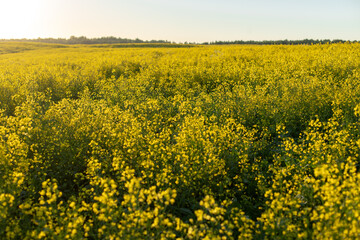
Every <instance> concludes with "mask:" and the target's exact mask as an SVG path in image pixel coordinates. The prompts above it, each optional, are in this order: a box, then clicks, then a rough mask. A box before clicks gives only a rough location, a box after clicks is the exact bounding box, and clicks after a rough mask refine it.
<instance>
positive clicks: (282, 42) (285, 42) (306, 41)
mask: <svg viewBox="0 0 360 240" xmlns="http://www.w3.org/2000/svg"><path fill="white" fill-rule="evenodd" d="M345 42H351V41H346V40H341V39H334V40H330V39H323V40H318V39H317V40H314V39H303V40H287V39H285V40H276V41H273V40H265V41H254V40H250V41H243V40H236V41H215V42H204V43H202V44H203V45H227V44H237V45H241V44H244V45H245V44H251V45H300V44H306V45H311V44H327V43H345ZM352 42H357V41H352Z"/></svg>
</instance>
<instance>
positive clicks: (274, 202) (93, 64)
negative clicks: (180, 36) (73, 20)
mask: <svg viewBox="0 0 360 240" xmlns="http://www.w3.org/2000/svg"><path fill="white" fill-rule="evenodd" d="M180 47H181V48H180ZM359 120H360V44H359V43H344V44H324V45H297V46H282V45H278V46H251V45H243V46H191V45H188V46H187V47H184V46H183V45H179V48H177V47H176V45H171V48H170V46H169V45H156V44H155V45H154V44H153V45H151V46H148V47H147V46H146V45H139V46H138V45H136V44H133V45H131V46H130V47H126V45H104V46H102V45H88V46H85V45H72V46H70V45H52V44H40V43H36V44H35V43H9V42H2V43H0V239H359V238H360V220H359V219H360V155H359V154H360V121H359Z"/></svg>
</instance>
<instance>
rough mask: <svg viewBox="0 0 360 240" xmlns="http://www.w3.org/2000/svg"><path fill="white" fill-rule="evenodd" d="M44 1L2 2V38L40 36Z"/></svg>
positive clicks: (0, 31)
mask: <svg viewBox="0 0 360 240" xmlns="http://www.w3.org/2000/svg"><path fill="white" fill-rule="evenodd" d="M44 2H45V1H44V0H2V1H1V2H0V38H25V37H34V36H35V35H37V34H38V31H39V30H38V28H39V27H40V26H41V16H42V13H43V10H44V8H43V7H44Z"/></svg>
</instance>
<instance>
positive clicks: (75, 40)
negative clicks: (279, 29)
mask: <svg viewBox="0 0 360 240" xmlns="http://www.w3.org/2000/svg"><path fill="white" fill-rule="evenodd" d="M1 41H21V42H42V43H57V44H117V43H174V42H171V41H167V40H141V39H138V38H136V39H129V38H120V37H100V38H87V37H84V36H81V37H75V36H71V37H70V38H68V39H67V38H37V39H26V38H22V39H2V40H1ZM345 42H358V41H346V40H341V39H334V40H330V39H322V40H318V39H316V40H314V39H303V40H287V39H285V40H265V41H255V40H249V41H243V40H236V41H214V42H203V43H195V42H185V43H184V44H200V45H230V44H237V45H242V44H243V45H245V44H251V45H280V44H282V45H299V44H307V45H311V44H327V43H345Z"/></svg>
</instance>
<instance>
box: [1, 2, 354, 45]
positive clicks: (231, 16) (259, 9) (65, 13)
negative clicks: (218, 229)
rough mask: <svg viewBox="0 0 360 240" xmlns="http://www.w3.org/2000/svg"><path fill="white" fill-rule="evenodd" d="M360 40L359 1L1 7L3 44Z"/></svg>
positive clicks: (16, 4)
mask: <svg viewBox="0 0 360 240" xmlns="http://www.w3.org/2000/svg"><path fill="white" fill-rule="evenodd" d="M71 35H74V36H87V37H101V36H115V37H123V38H140V39H143V40H151V39H157V40H159V39H163V40H169V41H175V42H185V41H189V42H204V41H215V40H279V39H290V40H297V39H304V38H313V39H344V40H360V0H337V1H335V0H300V1H298V0H237V1H236V0H178V1H170V0H129V1H125V0H0V38H37V37H54V38H57V37H62V38H68V37H70V36H71Z"/></svg>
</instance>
